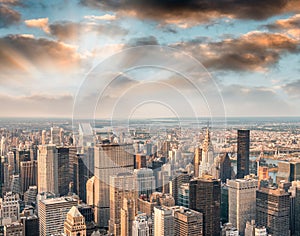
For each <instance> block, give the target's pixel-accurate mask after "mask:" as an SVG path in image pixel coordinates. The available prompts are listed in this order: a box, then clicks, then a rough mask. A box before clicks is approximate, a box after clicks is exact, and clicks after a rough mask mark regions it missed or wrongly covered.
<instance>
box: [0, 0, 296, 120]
mask: <svg viewBox="0 0 300 236" xmlns="http://www.w3.org/2000/svg"><path fill="white" fill-rule="evenodd" d="M299 12H300V3H299V1H296V0H290V1H282V0H279V1H276V2H274V1H264V2H261V1H251V2H240V1H232V2H230V3H228V2H227V1H223V0H219V1H217V2H215V3H214V4H211V3H210V2H209V1H201V4H200V3H199V2H197V1H194V0H191V1H185V2H180V1H147V2H143V3H142V4H141V3H139V2H138V1H133V0H129V1H120V2H113V3H112V2H111V1H97V0H82V1H71V0H69V1H68V0H66V1H63V2H62V1H51V2H48V1H41V2H36V1H26V2H25V1H21V0H1V1H0V22H1V23H0V55H1V57H0V58H1V59H0V62H1V63H0V70H1V72H2V73H1V75H0V84H1V86H0V99H1V104H2V112H1V117H68V118H70V117H72V115H73V105H74V101H75V98H76V94H78V91H80V85H81V84H82V83H83V81H84V79H85V77H86V76H87V73H88V72H89V71H91V70H92V69H93V68H95V67H96V66H97V65H98V64H99V63H100V62H101V61H103V60H104V59H106V58H108V57H109V56H111V55H116V53H119V52H121V51H122V50H125V49H128V48H131V47H137V46H139V47H143V46H146V45H156V46H161V47H169V48H171V49H174V50H179V51H182V52H183V53H185V54H187V55H188V56H191V57H193V58H195V59H197V60H198V61H199V62H200V63H201V65H202V66H203V69H204V70H203V71H204V72H205V73H206V74H204V75H201V74H199V75H198V78H199V79H198V80H197V81H195V80H193V82H194V83H196V84H197V86H198V87H201V89H202V91H204V93H206V94H205V97H204V98H205V99H207V100H208V101H209V104H208V105H209V108H214V107H217V108H219V107H220V106H221V107H222V108H224V111H225V112H222V114H221V116H226V117H227V116H228V117H240V116H244V117H246V116H250V117H268V116H300V109H299V106H298V104H299V101H300V97H299V92H300V91H299V88H300V80H299V79H298V77H299V72H300V71H299V67H298V65H299V62H300V61H299V43H300V31H299V25H300V15H299ZM127 59H128V58H127ZM128 61H130V62H134V57H132V58H129V60H128ZM160 62H161V63H162V62H163V61H158V63H160ZM179 69H182V68H181V65H179ZM121 72H123V71H121ZM149 78H150V81H152V82H153V81H154V82H155V84H154V86H152V87H151V86H150V87H149V86H148V87H143V86H144V84H143V80H148V79H149ZM102 82H103V81H102V80H98V83H102ZM166 83H168V85H170V86H175V87H177V88H180V90H179V92H178V91H177V92H174V91H173V93H172V91H170V92H169V91H168V90H167V88H165V87H161V86H158V85H162V84H166ZM213 83H216V87H211V85H212V84H213ZM190 90H191V91H194V90H195V88H193V87H189V85H188V83H186V82H185V81H184V79H183V78H182V77H181V76H178V75H175V74H174V73H171V72H170V71H168V70H167V71H166V70H163V71H158V70H157V68H156V69H155V70H153V69H151V70H149V69H145V68H141V69H134V70H131V71H126V73H123V74H122V76H121V77H120V78H118V79H116V80H115V81H114V83H113V84H112V87H110V88H109V89H108V90H107V94H103V93H102V94H101V93H100V92H97V91H92V92H91V93H89V95H90V96H94V95H95V92H96V95H104V96H103V100H102V104H104V105H105V106H101V109H102V110H97V109H96V110H97V112H96V113H95V114H96V117H97V118H110V117H111V113H110V111H109V109H110V107H111V106H114V105H116V104H117V103H118V102H119V100H120V98H122V99H121V100H128V101H129V102H134V101H135V99H136V98H137V97H142V98H143V99H144V102H148V103H145V104H140V105H141V106H140V107H138V109H137V110H134V111H133V114H131V115H132V116H133V117H135V118H143V117H146V118H154V117H176V115H175V114H174V112H173V111H172V109H169V108H170V107H171V108H173V110H175V111H176V112H177V113H179V114H181V113H184V112H185V110H184V109H181V108H180V107H179V108H177V107H176V106H174V105H172V103H169V100H168V99H170V100H174V101H175V102H177V104H181V103H180V102H181V101H183V100H182V99H181V95H184V96H185V97H186V94H187V93H188V92H189V91H190ZM124 91H127V92H128V93H127V94H125V95H124ZM166 91H167V93H168V94H169V97H170V98H167V97H166V96H165V94H166ZM214 93H215V94H217V95H219V96H220V97H221V98H222V99H223V101H224V104H221V103H220V101H216V100H214V96H212V95H210V94H214ZM145 94H146V95H147V94H149V95H151V96H149V97H154V98H155V99H154V100H155V101H159V102H157V103H155V102H152V101H150V100H149V97H147V96H145ZM87 101H88V100H87ZM188 101H189V102H190V103H191V104H192V105H194V106H195V105H196V104H200V107H201V104H202V103H203V100H201V99H200V100H199V99H198V97H190V98H188ZM162 102H165V104H163V103H162ZM102 104H101V105H102ZM167 105H170V107H168V106H167ZM182 106H183V105H182ZM130 108H131V107H130ZM177 109H178V110H177ZM201 109H202V108H201ZM149 110H150V111H152V112H149ZM124 112H125V111H123V110H122V109H121V108H120V110H119V113H118V117H121V116H122V115H124V117H125V118H128V115H127V114H126V113H124ZM199 113H200V115H201V116H210V114H207V112H206V110H205V109H203V110H200V112H198V113H197V114H199ZM187 116H192V117H195V116H194V114H191V113H188V115H187ZM213 116H214V114H213ZM179 117H181V115H179Z"/></svg>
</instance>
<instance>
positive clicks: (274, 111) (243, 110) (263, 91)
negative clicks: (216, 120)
mask: <svg viewBox="0 0 300 236" xmlns="http://www.w3.org/2000/svg"><path fill="white" fill-rule="evenodd" d="M222 95H223V99H224V102H225V106H226V113H227V114H228V115H229V116H257V114H259V115H260V116H282V115H283V114H286V115H300V113H299V110H297V109H295V108H296V107H297V104H289V103H288V102H287V101H285V100H284V99H282V98H281V97H280V96H279V95H278V94H276V93H275V92H274V91H272V90H271V89H269V88H266V87H246V86H243V85H230V86H226V87H224V88H223V89H222Z"/></svg>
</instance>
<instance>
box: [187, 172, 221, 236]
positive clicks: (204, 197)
mask: <svg viewBox="0 0 300 236" xmlns="http://www.w3.org/2000/svg"><path fill="white" fill-rule="evenodd" d="M220 203H221V182H220V180H216V179H213V178H212V177H211V176H204V177H201V178H200V177H199V178H195V179H192V180H191V181H190V190H189V208H190V209H192V210H195V211H198V212H201V213H203V235H205V236H216V235H220Z"/></svg>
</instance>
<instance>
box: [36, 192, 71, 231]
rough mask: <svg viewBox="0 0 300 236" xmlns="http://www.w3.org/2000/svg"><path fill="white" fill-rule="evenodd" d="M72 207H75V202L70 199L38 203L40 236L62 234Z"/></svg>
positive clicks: (47, 200)
mask: <svg viewBox="0 0 300 236" xmlns="http://www.w3.org/2000/svg"><path fill="white" fill-rule="evenodd" d="M72 206H77V200H75V199H73V198H70V197H62V198H50V199H45V200H41V201H39V207H38V215H39V218H40V222H39V224H40V235H41V236H48V235H52V234H61V233H63V232H64V221H65V219H66V216H67V213H68V212H69V210H70V209H71V208H72Z"/></svg>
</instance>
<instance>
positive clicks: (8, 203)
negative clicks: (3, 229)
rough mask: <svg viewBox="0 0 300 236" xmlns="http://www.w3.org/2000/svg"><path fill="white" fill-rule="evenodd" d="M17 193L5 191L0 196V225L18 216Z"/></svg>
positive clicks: (16, 219)
mask: <svg viewBox="0 0 300 236" xmlns="http://www.w3.org/2000/svg"><path fill="white" fill-rule="evenodd" d="M19 200H20V198H19V195H18V194H13V193H12V192H7V193H5V194H4V195H3V197H2V198H0V225H6V224H10V223H12V222H16V221H18V220H19V218H20V203H19Z"/></svg>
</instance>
